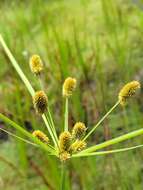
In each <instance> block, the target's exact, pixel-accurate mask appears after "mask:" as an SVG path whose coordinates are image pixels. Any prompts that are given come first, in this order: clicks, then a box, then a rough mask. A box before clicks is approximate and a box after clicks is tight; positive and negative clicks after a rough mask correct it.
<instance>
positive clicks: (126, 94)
mask: <svg viewBox="0 0 143 190" xmlns="http://www.w3.org/2000/svg"><path fill="white" fill-rule="evenodd" d="M138 88H140V83H139V82H138V81H132V82H129V83H127V84H126V85H125V86H123V88H122V89H121V90H120V92H119V95H118V98H119V102H120V104H121V105H123V106H124V105H125V104H126V102H127V99H128V98H130V97H131V96H133V95H134V94H135V92H136V90H137V89H138Z"/></svg>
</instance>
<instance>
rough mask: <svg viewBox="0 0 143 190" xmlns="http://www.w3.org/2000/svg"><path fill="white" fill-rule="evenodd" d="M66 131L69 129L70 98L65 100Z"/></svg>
mask: <svg viewBox="0 0 143 190" xmlns="http://www.w3.org/2000/svg"><path fill="white" fill-rule="evenodd" d="M64 131H68V98H67V97H66V100H65V124H64Z"/></svg>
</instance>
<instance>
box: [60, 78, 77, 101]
mask: <svg viewBox="0 0 143 190" xmlns="http://www.w3.org/2000/svg"><path fill="white" fill-rule="evenodd" d="M75 88H76V79H75V78H71V77H68V78H66V80H65V81H64V84H63V96H64V97H70V96H71V95H72V93H73V91H74V90H75Z"/></svg>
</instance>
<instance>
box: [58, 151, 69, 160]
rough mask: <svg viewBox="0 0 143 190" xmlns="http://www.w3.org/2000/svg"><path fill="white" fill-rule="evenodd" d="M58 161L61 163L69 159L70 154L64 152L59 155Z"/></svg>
mask: <svg viewBox="0 0 143 190" xmlns="http://www.w3.org/2000/svg"><path fill="white" fill-rule="evenodd" d="M59 157H60V160H61V161H66V160H68V159H70V154H69V153H68V152H67V151H64V152H62V153H61V154H60V156H59Z"/></svg>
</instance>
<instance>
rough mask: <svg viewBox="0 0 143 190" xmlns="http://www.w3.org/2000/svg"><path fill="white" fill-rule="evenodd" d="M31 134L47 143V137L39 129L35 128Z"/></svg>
mask: <svg viewBox="0 0 143 190" xmlns="http://www.w3.org/2000/svg"><path fill="white" fill-rule="evenodd" d="M32 135H33V136H34V137H37V138H38V139H39V140H40V141H42V142H44V143H49V138H48V137H47V136H46V135H45V134H44V133H43V132H42V131H40V130H35V131H34V132H33V133H32Z"/></svg>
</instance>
